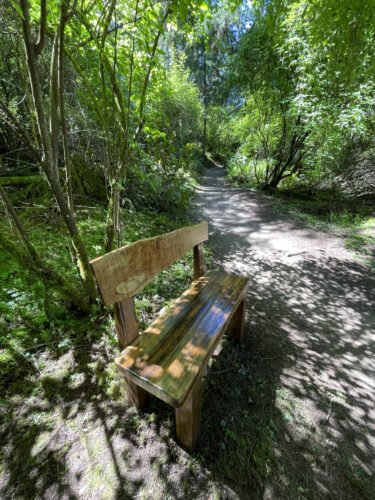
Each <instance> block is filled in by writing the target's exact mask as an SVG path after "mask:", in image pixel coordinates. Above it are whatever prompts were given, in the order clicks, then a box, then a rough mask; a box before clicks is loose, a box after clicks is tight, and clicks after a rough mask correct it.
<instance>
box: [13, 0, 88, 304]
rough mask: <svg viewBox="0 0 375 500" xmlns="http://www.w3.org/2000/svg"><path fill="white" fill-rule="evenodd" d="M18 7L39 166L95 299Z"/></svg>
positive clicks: (24, 1) (32, 50) (29, 39)
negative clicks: (38, 141)
mask: <svg viewBox="0 0 375 500" xmlns="http://www.w3.org/2000/svg"><path fill="white" fill-rule="evenodd" d="M20 5H21V9H22V13H23V16H24V18H23V20H22V30H23V39H24V44H25V51H26V63H27V67H28V71H29V77H30V83H31V89H32V100H33V105H34V109H35V114H36V118H37V124H38V130H39V134H40V137H41V146H42V148H43V153H44V158H43V159H42V161H41V167H42V169H43V171H44V173H45V175H46V177H47V181H48V184H49V186H50V189H51V191H52V193H53V195H54V197H55V199H56V202H57V204H58V206H59V209H60V213H61V216H62V218H63V220H64V222H65V224H66V226H67V228H68V231H69V235H70V238H71V240H72V244H73V247H74V249H75V251H76V253H77V265H78V269H79V272H80V275H81V278H82V281H83V285H84V287H85V289H86V291H87V293H88V295H89V297H90V299H92V300H94V299H95V298H96V297H97V290H96V285H95V281H94V277H93V275H92V272H91V269H90V265H89V259H88V255H87V252H86V248H85V245H84V243H83V241H82V239H81V236H80V234H79V232H78V228H77V226H76V223H75V220H74V217H73V215H72V213H71V211H70V209H69V206H68V204H67V202H66V200H65V196H64V192H63V189H62V187H61V185H60V182H59V178H58V174H57V172H56V162H55V159H54V157H55V153H54V151H53V149H54V146H53V145H52V142H51V137H52V134H50V133H49V131H48V128H47V122H46V119H45V114H44V109H43V99H42V92H41V84H40V79H39V71H38V65H37V57H36V52H35V46H34V44H33V41H32V34H31V27H30V16H29V4H28V1H27V0H20ZM51 84H52V82H51ZM56 85H57V79H56ZM55 93H57V91H55V89H51V96H54V95H55ZM56 104H57V101H56ZM51 105H52V102H51ZM55 119H57V116H56V115H55V112H54V110H52V112H51V113H50V120H55ZM55 130H56V127H55V125H53V126H52V122H51V132H54V131H55ZM53 140H54V138H53Z"/></svg>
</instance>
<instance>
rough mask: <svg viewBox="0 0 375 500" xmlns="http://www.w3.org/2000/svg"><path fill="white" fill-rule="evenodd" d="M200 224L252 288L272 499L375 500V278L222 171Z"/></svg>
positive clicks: (204, 187) (202, 195)
mask: <svg viewBox="0 0 375 500" xmlns="http://www.w3.org/2000/svg"><path fill="white" fill-rule="evenodd" d="M202 216H203V217H204V218H205V219H206V220H208V222H209V230H210V243H211V245H212V248H213V252H214V256H215V260H216V263H217V264H218V265H220V266H223V267H224V269H225V270H226V271H228V272H236V273H241V274H244V275H248V276H250V277H251V280H252V285H251V290H250V292H249V295H248V307H247V335H248V336H249V338H250V340H249V348H253V352H250V351H249V352H248V355H249V356H254V357H255V358H256V362H259V356H262V357H263V360H264V367H265V369H266V370H269V373H270V380H272V384H273V385H274V387H273V391H274V394H273V396H270V399H269V404H273V405H274V408H273V409H271V410H270V409H269V408H267V411H268V412H269V413H270V414H271V417H272V419H271V420H272V423H273V424H274V425H272V423H271V426H270V427H271V431H272V432H271V438H272V442H273V447H274V452H275V455H276V457H277V461H276V463H274V464H273V465H272V466H271V469H272V472H271V473H270V474H269V476H268V479H267V480H266V481H265V483H264V490H263V495H264V498H278V499H279V498H321V497H322V498H323V497H325V498H327V497H329V498H351V499H353V498H367V497H368V498H371V497H372V498H373V496H372V495H373V494H374V491H375V482H374V475H375V440H374V436H375V412H374V401H375V397H374V396H375V384H374V380H375V361H374V354H375V342H374V341H375V276H374V275H373V274H372V275H371V273H370V270H369V269H368V268H367V267H365V266H364V265H362V264H361V263H360V261H358V259H356V257H355V256H354V255H353V254H352V253H350V252H349V251H348V250H347V249H346V248H345V247H344V244H343V241H342V240H341V239H340V238H338V237H335V236H332V235H329V234H327V233H320V232H317V231H314V230H311V229H307V228H305V227H303V226H301V224H300V223H298V224H297V223H295V222H293V221H291V220H290V219H289V218H288V216H287V215H285V214H281V213H280V212H279V211H277V210H276V209H275V208H273V205H272V201H271V200H270V199H269V198H266V197H265V196H263V195H262V194H260V193H258V192H256V191H253V190H250V189H246V188H237V187H233V186H229V185H228V184H227V183H226V181H225V179H224V175H223V171H222V170H221V169H219V168H214V169H211V170H208V171H207V172H206V174H205V175H204V176H203V178H202V181H201V186H200V187H199V188H198V193H197V211H196V214H195V217H197V218H199V217H202ZM250 401H251V400H250ZM249 411H251V404H250V405H249ZM267 418H268V417H267ZM276 420H277V423H276ZM268 425H270V424H269V423H268ZM273 427H274V428H273Z"/></svg>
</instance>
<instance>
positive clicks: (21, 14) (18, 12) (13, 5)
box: [10, 0, 25, 20]
mask: <svg viewBox="0 0 375 500" xmlns="http://www.w3.org/2000/svg"><path fill="white" fill-rule="evenodd" d="M10 2H11V4H12V7H13V8H14V9H15V10H16V12H17V14H18V15H19V16H21V17H22V19H23V20H25V18H24V15H23V12H22V10H21V7H20V6H19V5H18V3H17V2H16V1H15V0H10Z"/></svg>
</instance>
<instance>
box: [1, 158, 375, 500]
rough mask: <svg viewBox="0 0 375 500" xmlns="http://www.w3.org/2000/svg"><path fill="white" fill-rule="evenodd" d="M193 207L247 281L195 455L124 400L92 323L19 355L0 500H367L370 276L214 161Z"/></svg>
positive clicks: (212, 376) (210, 379)
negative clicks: (241, 323) (232, 182)
mask: <svg viewBox="0 0 375 500" xmlns="http://www.w3.org/2000/svg"><path fill="white" fill-rule="evenodd" d="M196 202H197V205H196V215H195V217H196V218H197V219H202V218H205V219H207V220H208V222H209V228H210V245H211V247H212V249H213V253H214V256H215V260H216V262H215V265H217V266H220V267H223V268H225V269H226V270H227V271H230V272H236V273H240V274H244V275H248V276H250V277H251V287H250V290H249V294H248V302H247V321H246V331H245V339H244V342H243V343H242V344H241V346H238V345H235V344H234V343H232V342H231V341H229V340H228V339H226V338H225V337H224V340H223V341H222V343H221V345H220V349H218V352H217V353H215V355H214V356H213V358H212V360H211V362H210V364H209V367H208V370H207V374H206V376H205V388H204V397H203V408H202V432H201V437H200V440H199V443H198V446H197V448H196V450H195V453H194V454H193V455H188V454H187V453H186V452H185V451H183V450H182V449H181V448H180V447H179V446H178V445H177V444H176V442H175V438H174V429H173V409H172V408H170V407H168V406H167V405H165V404H163V403H162V402H160V401H159V400H157V399H155V398H150V403H149V406H148V407H147V408H146V410H145V411H143V412H140V413H137V412H136V411H135V409H134V408H132V407H131V406H130V405H129V404H128V403H127V401H126V399H125V396H124V392H125V391H124V386H123V383H122V381H121V379H120V378H119V377H118V375H117V373H116V369H115V367H114V365H113V358H114V356H115V355H116V354H117V345H116V342H111V339H112V340H113V339H114V338H115V332H114V326H113V325H112V326H111V327H110V326H109V324H110V323H109V322H108V323H107V326H106V330H105V331H104V332H102V334H101V333H100V331H98V329H99V326H98V325H97V324H93V325H91V326H90V327H89V329H88V330H85V332H84V335H83V336H82V338H80V337H79V338H77V339H76V343H75V344H73V345H72V346H71V347H70V348H67V350H66V351H56V353H54V351H53V350H51V351H42V354H41V355H40V357H39V358H38V362H39V368H38V370H37V369H36V368H35V367H33V365H32V364H30V363H29V365H30V366H28V369H27V370H26V367H25V366H26V365H25V359H23V358H22V359H21V358H20V359H19V363H18V365H17V366H18V367H20V368H18V370H21V368H22V371H20V372H17V371H16V372H15V374H14V380H12V381H10V383H9V387H8V388H7V392H6V394H5V395H2V396H1V397H0V417H1V420H0V443H1V447H0V495H2V496H1V498H17V499H27V500H28V499H30V498H46V499H50V498H53V499H54V498H59V499H60V498H61V499H72V500H74V499H86V498H87V499H90V500H91V499H124V498H136V499H144V498H146V499H149V498H151V499H152V500H155V499H160V500H165V499H181V500H185V499H189V498H192V499H213V498H215V499H216V498H217V499H239V498H240V499H257V500H258V499H274V500H284V499H285V500H290V499H292V500H293V499H296V500H297V499H298V500H303V499H319V498H322V499H323V498H324V499H326V498H332V499H347V500H349V499H350V500H353V499H357V498H358V499H360V498H368V499H371V500H372V499H373V498H374V491H375V484H374V460H375V452H374V448H375V443H374V435H375V432H374V431H375V424H374V422H375V414H374V392H375V389H374V371H375V364H374V363H373V359H374V351H375V343H374V336H375V332H374V319H375V317H374V316H375V308H374V298H375V297H374V290H375V287H374V285H375V278H374V275H371V274H370V270H369V269H368V268H366V267H365V266H364V265H361V264H360V263H359V262H357V261H356V260H355V259H354V257H353V256H352V255H351V254H350V253H349V252H348V251H347V250H346V249H345V248H344V246H343V244H342V241H341V240H340V239H338V238H335V237H332V236H330V235H327V234H322V233H318V232H314V231H311V230H308V229H306V228H304V227H303V226H302V225H301V224H296V223H294V222H291V221H290V220H289V219H288V217H287V216H285V215H283V214H280V213H278V212H277V211H276V210H275V209H274V208H273V205H272V201H271V200H270V199H268V198H265V197H264V196H262V195H261V194H259V193H257V192H254V191H251V190H248V189H241V188H234V187H231V186H229V185H227V184H226V183H225V180H224V176H223V172H222V171H221V170H220V169H217V168H215V169H212V170H210V171H208V172H207V175H205V176H204V177H203V179H202V184H201V186H200V187H199V188H198V193H197V199H196ZM188 267H189V269H190V264H189V266H188ZM181 292H182V290H181ZM160 293H162V291H161V292H160ZM176 293H177V292H176ZM178 293H180V292H178ZM155 313H156V311H155ZM0 327H1V324H0ZM107 328H108V330H107ZM0 334H1V333H0ZM72 338H74V336H72ZM219 351H220V352H219Z"/></svg>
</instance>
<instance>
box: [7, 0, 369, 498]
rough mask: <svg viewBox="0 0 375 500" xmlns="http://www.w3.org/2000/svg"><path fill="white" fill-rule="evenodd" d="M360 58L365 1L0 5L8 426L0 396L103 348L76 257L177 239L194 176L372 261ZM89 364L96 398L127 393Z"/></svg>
mask: <svg viewBox="0 0 375 500" xmlns="http://www.w3.org/2000/svg"><path fill="white" fill-rule="evenodd" d="M374 46H375V5H374V3H373V0H351V1H349V0H340V1H337V0H324V1H323V0H313V1H309V2H306V1H303V0H273V1H271V0H264V1H260V0H259V1H254V2H250V1H247V2H246V1H244V2H241V1H240V0H237V1H236V0H227V1H225V0H211V1H209V0H207V1H198V2H195V1H193V0H162V1H153V0H130V1H123V0H60V1H59V0H53V1H48V2H47V1H46V0H29V1H28V0H6V1H5V2H1V5H0V116H1V121H0V196H1V200H2V206H1V209H0V210H1V219H0V280H1V290H0V313H1V318H0V334H1V337H0V370H1V371H0V387H1V404H2V405H3V406H2V407H3V408H4V410H3V414H4V418H5V417H6V419H8V420H6V421H7V422H9V421H10V420H9V419H11V415H12V411H14V406H12V405H14V404H15V403H14V401H13V403H12V404H11V405H10V406H9V401H10V399H9V398H10V396H11V395H16V396H17V397H19V398H21V399H22V398H28V397H31V396H33V395H34V396H35V394H37V393H38V391H40V390H41V388H42V387H43V388H47V389H46V390H48V380H46V379H45V378H44V379H43V375H42V372H43V369H44V367H45V366H48V363H51V359H56V358H58V357H59V356H62V355H65V354H66V353H67V352H69V351H70V350H74V349H78V347H79V346H81V345H90V346H92V345H95V346H96V349H98V346H99V348H100V349H102V350H104V351H106V350H107V351H108V353H109V354H111V353H112V352H115V350H116V337H115V333H114V329H113V321H112V316H111V312H110V310H107V309H104V308H103V306H102V305H101V302H100V300H99V298H98V293H97V290H96V286H95V282H94V279H93V276H92V273H91V270H90V267H89V260H90V259H92V258H94V257H96V256H98V255H102V254H103V253H105V252H108V251H110V250H112V249H114V248H116V247H118V246H122V245H124V244H127V243H130V242H133V241H136V240H138V239H141V238H144V237H149V236H154V235H157V234H161V233H163V232H166V231H168V230H172V229H175V228H177V227H181V226H183V225H186V224H187V223H188V213H189V212H188V210H189V207H190V205H191V201H192V197H193V193H194V186H195V183H196V182H197V180H198V179H199V175H200V173H201V172H202V171H203V170H204V169H205V168H210V167H211V166H213V165H215V164H220V165H224V166H225V167H226V169H227V174H228V178H229V179H230V180H231V181H232V182H235V183H240V184H245V185H247V186H249V187H250V188H257V189H261V190H263V191H264V192H265V194H267V195H268V196H273V197H275V198H278V200H279V201H278V203H279V204H280V209H281V210H288V211H290V213H291V214H292V216H294V217H295V218H299V219H303V220H304V221H306V222H308V223H309V224H312V225H315V226H319V227H333V226H334V227H335V229H336V230H341V231H343V234H344V236H345V238H346V239H347V244H348V245H349V246H350V247H351V248H353V249H354V250H355V251H357V252H358V254H359V255H360V256H361V257H362V258H363V259H365V260H366V262H368V263H369V264H370V265H373V244H374V233H373V232H371V228H373V226H374V220H375V219H374V196H375V52H374ZM208 257H209V253H208ZM190 260H191V259H190V256H188V257H187V258H186V259H183V260H182V261H180V262H179V263H177V264H176V265H174V266H173V267H172V268H171V270H169V271H168V272H166V273H164V274H162V275H160V276H159V277H158V278H157V279H156V280H155V282H153V283H152V284H151V285H149V286H148V287H147V288H146V289H145V291H144V292H143V295H141V296H140V297H137V300H136V307H137V312H138V315H139V317H140V318H141V326H144V325H145V324H147V322H148V321H149V320H150V318H152V317H153V315H154V314H155V313H156V311H158V310H159V309H160V308H161V307H162V306H163V305H167V304H168V303H169V301H170V300H172V299H173V298H175V297H176V296H177V295H178V294H179V293H180V292H181V291H182V290H183V289H184V288H185V287H186V285H187V284H188V283H189V280H190V274H191V266H190ZM90 348H91V347H90ZM87 349H88V347H87ZM100 349H99V350H100ZM95 359H96V358H95ZM98 359H99V361H98ZM98 359H96V360H95V361H93V364H92V366H91V368H90V369H91V370H92V373H93V374H96V375H95V376H97V377H98V380H99V382H98V384H101V387H102V390H103V391H104V392H105V393H106V394H107V395H108V397H109V398H114V399H116V398H117V397H119V398H121V397H123V395H122V393H121V391H122V388H120V386H119V382H118V380H117V376H116V374H114V373H113V372H112V371H111V370H112V368H111V369H109V368H108V369H107V368H103V366H102V365H101V364H100V363H102V361H100V359H101V358H98ZM95 363H96V364H95ZM98 366H99V369H98ZM103 387H104V389H103ZM25 425H26V427H22V426H20V427H19V428H18V431H17V432H19V433H20V434H24V431H25V428H26V429H27V428H28V427H27V425H28V424H25ZM29 430H30V429H29ZM3 432H9V428H8V427H7V426H5V428H3ZM16 435H17V433H16ZM31 435H32V434H31ZM17 436H18V435H17ZM29 438H30V435H29ZM17 439H18V437H17ZM8 451H9V450H8ZM259 460H260V462H262V459H261V458H260V459H259ZM30 467H31V465H30ZM255 467H256V466H255ZM257 474H260V475H262V474H266V468H265V466H264V464H263V463H262V466H261V467H260V468H259V469H258V472H257ZM16 475H17V474H16V473H15V476H16ZM12 477H13V476H12ZM17 484H18V483H17V480H14V481H13V485H12V487H10V486H9V488H10V489H9V490H8V492H10V493H12V492H13V493H14V491H16V492H18V494H19V495H21V496H22V495H25V492H24V491H23V490H22V485H19V484H18V485H17ZM15 485H16V486H15ZM12 488H15V490H12ZM17 488H19V489H18V490H17ZM26 496H27V495H26ZM26 496H25V498H26Z"/></svg>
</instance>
